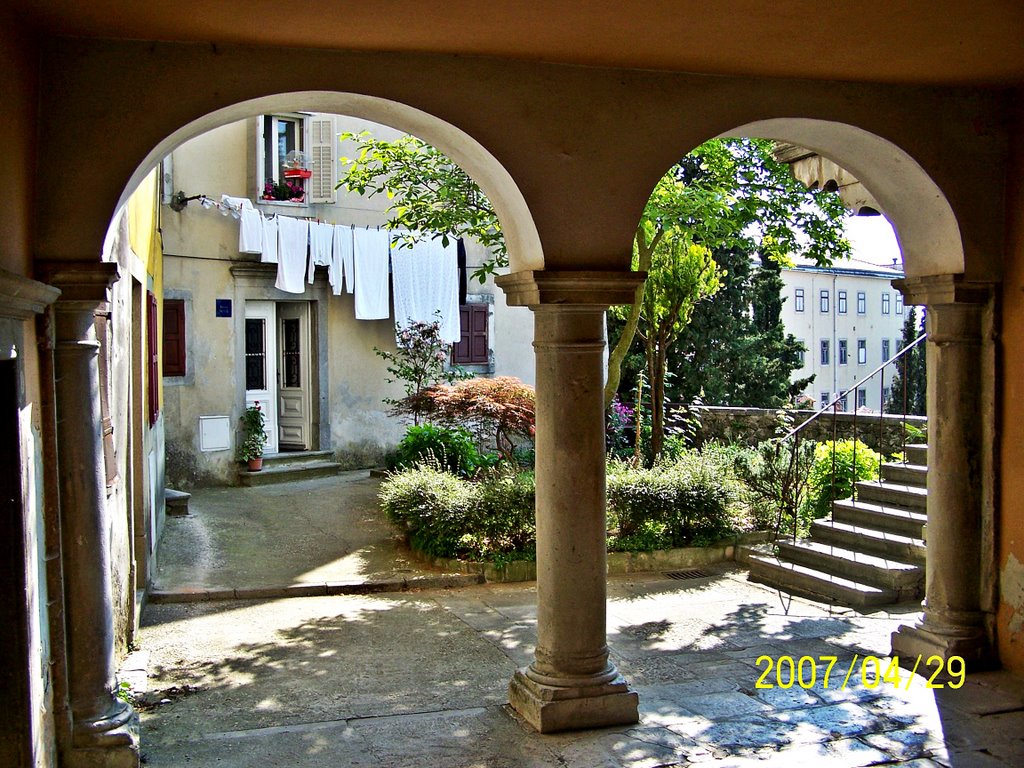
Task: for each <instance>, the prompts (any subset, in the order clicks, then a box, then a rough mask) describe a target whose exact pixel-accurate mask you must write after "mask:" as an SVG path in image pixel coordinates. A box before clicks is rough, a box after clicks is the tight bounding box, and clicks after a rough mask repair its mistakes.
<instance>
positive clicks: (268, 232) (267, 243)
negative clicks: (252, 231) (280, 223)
mask: <svg viewBox="0 0 1024 768" xmlns="http://www.w3.org/2000/svg"><path fill="white" fill-rule="evenodd" d="M260 261H262V262H263V263H264V264H277V216H265V217H263V255H262V256H261V257H260Z"/></svg>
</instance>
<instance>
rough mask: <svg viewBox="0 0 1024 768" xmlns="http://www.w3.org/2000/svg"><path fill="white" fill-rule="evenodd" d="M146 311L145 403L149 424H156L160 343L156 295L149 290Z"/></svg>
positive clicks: (158, 395) (158, 396)
mask: <svg viewBox="0 0 1024 768" xmlns="http://www.w3.org/2000/svg"><path fill="white" fill-rule="evenodd" d="M146 299H147V312H146V355H147V361H148V366H147V373H148V375H147V376H146V387H147V390H148V391H147V395H148V397H147V403H148V405H149V425H150V426H153V425H154V424H156V417H157V414H158V413H160V344H159V341H158V340H159V338H160V337H159V335H158V331H159V326H158V323H157V311H156V310H157V307H156V296H154V295H153V293H152V292H151V291H146Z"/></svg>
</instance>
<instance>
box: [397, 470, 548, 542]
mask: <svg viewBox="0 0 1024 768" xmlns="http://www.w3.org/2000/svg"><path fill="white" fill-rule="evenodd" d="M379 499H380V504H381V508H382V509H383V510H384V511H385V512H386V513H387V515H388V517H389V518H390V519H391V521H392V522H394V523H396V524H398V525H400V526H402V527H403V528H405V529H406V530H407V531H408V534H409V541H410V543H411V544H412V545H413V546H414V547H415V548H416V549H418V550H420V551H422V552H425V553H427V554H429V555H433V556H435V557H471V558H474V559H499V558H503V557H508V556H509V555H514V556H516V557H519V558H523V559H529V558H532V557H533V556H534V554H535V552H536V539H535V536H536V534H535V528H534V482H533V475H532V474H530V473H515V472H511V471H496V472H492V473H489V474H488V475H487V476H486V477H484V478H483V479H482V480H481V481H479V482H469V481H467V480H463V479H461V478H458V477H455V476H454V475H451V474H449V473H447V472H443V471H440V470H438V469H436V468H434V467H429V466H421V467H417V468H415V469H409V470H406V471H404V472H401V473H397V474H394V475H391V476H390V477H388V478H387V479H386V480H385V481H384V482H383V483H382V484H381V487H380V492H379Z"/></svg>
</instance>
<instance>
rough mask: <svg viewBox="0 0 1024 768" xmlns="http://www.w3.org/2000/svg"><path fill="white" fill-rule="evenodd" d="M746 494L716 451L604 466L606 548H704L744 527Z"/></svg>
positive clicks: (727, 460) (728, 458)
mask: <svg viewBox="0 0 1024 768" xmlns="http://www.w3.org/2000/svg"><path fill="white" fill-rule="evenodd" d="M745 506H746V492H745V489H744V487H743V485H742V483H740V481H739V479H738V478H737V476H736V473H735V471H734V469H733V457H732V456H731V455H730V454H729V453H728V452H726V451H724V450H722V449H721V448H720V447H717V446H712V447H710V448H706V449H703V450H700V451H688V452H685V453H683V454H682V455H680V456H679V457H678V458H677V459H675V460H674V461H671V462H669V461H660V462H658V463H656V464H655V465H654V466H652V467H650V468H639V467H634V466H632V465H630V464H627V463H624V462H616V461H613V462H610V463H609V465H608V524H609V528H611V529H612V530H613V531H614V533H613V535H612V536H611V538H610V540H609V548H610V549H622V550H636V549H642V548H647V547H648V546H650V545H652V544H655V543H656V545H657V548H664V547H686V546H705V545H708V544H711V543H714V542H715V541H718V540H719V539H721V538H722V537H724V536H728V535H731V534H734V533H737V532H739V531H741V530H744V529H746V528H747V527H748V521H747V519H746V516H745Z"/></svg>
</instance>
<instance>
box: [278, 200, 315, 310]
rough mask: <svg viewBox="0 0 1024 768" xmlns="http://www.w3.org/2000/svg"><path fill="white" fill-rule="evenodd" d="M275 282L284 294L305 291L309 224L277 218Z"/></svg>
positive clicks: (297, 220) (298, 220)
mask: <svg viewBox="0 0 1024 768" xmlns="http://www.w3.org/2000/svg"><path fill="white" fill-rule="evenodd" d="M277 226H278V238H277V242H278V252H277V282H276V283H275V285H276V286H277V288H278V290H282V291H285V292H286V293H305V291H306V280H305V277H306V253H307V250H306V249H307V247H308V245H309V222H307V221H305V220H304V219H293V218H291V217H290V216H279V217H278V220H277Z"/></svg>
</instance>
